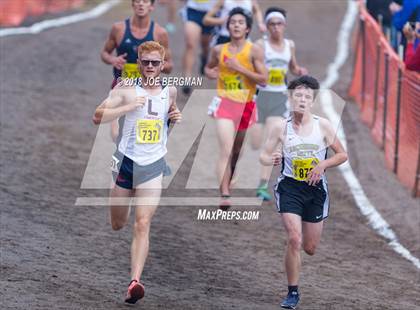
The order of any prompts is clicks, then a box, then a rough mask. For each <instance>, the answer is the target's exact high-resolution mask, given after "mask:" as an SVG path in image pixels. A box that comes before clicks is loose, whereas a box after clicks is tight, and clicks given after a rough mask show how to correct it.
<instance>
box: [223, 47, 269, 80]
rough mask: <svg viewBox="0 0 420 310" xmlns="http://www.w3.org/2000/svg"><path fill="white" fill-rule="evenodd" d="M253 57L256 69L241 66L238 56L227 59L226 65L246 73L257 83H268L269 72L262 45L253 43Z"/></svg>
mask: <svg viewBox="0 0 420 310" xmlns="http://www.w3.org/2000/svg"><path fill="white" fill-rule="evenodd" d="M251 57H252V64H253V65H254V69H255V71H251V70H248V69H247V68H244V67H243V66H241V65H240V63H239V62H238V60H237V59H236V58H231V59H228V60H226V65H227V66H228V67H230V69H232V70H235V71H237V72H239V73H241V74H243V75H245V76H246V77H247V78H249V79H250V80H252V81H253V82H255V83H257V84H260V85H265V84H267V80H268V73H267V68H266V67H265V64H264V51H263V50H262V48H261V47H259V46H257V45H255V44H253V45H252V49H251Z"/></svg>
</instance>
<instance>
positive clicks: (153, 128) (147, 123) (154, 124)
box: [136, 119, 163, 144]
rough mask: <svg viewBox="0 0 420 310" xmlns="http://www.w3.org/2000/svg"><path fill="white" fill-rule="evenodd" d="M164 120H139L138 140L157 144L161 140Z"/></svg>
mask: <svg viewBox="0 0 420 310" xmlns="http://www.w3.org/2000/svg"><path fill="white" fill-rule="evenodd" d="M162 128H163V122H162V120H160V119H139V120H137V133H136V142H137V143H142V144H144V143H146V144H155V143H159V142H160V138H161V131H162Z"/></svg>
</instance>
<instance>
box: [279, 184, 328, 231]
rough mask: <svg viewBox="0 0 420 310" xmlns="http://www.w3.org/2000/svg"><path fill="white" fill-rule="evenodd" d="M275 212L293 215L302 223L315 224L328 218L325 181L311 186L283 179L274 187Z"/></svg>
mask: <svg viewBox="0 0 420 310" xmlns="http://www.w3.org/2000/svg"><path fill="white" fill-rule="evenodd" d="M274 195H275V197H276V206H277V210H278V211H279V212H280V213H293V214H297V215H299V216H300V217H301V218H302V221H304V222H311V223H317V222H320V221H322V220H323V219H325V218H327V217H328V212H329V197H328V188H327V183H326V181H325V180H321V181H320V182H319V183H318V184H317V185H315V186H311V185H308V184H307V183H306V182H304V181H297V180H295V179H293V178H290V177H283V178H282V179H281V180H280V182H278V183H277V184H276V186H275V187H274Z"/></svg>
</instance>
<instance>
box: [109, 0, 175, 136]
mask: <svg viewBox="0 0 420 310" xmlns="http://www.w3.org/2000/svg"><path fill="white" fill-rule="evenodd" d="M154 2H155V1H154V0H132V1H131V3H132V8H133V16H132V17H130V18H128V19H126V20H125V21H121V22H117V23H115V24H114V25H112V28H111V32H110V34H109V37H108V39H107V41H106V42H105V46H104V48H103V50H102V52H101V58H102V60H103V62H105V63H106V64H109V65H112V66H113V67H114V81H113V83H112V87H114V86H115V85H116V83H117V80H118V78H119V77H129V78H136V77H140V73H139V72H138V69H137V67H138V66H137V49H138V46H139V45H140V44H141V43H143V42H147V41H157V42H159V43H160V44H161V45H162V46H163V47H164V48H165V64H164V68H163V72H164V73H170V72H171V70H172V65H173V64H172V58H171V52H170V50H169V39H168V33H167V32H166V30H165V29H164V28H163V27H161V26H160V25H159V24H157V23H156V22H154V21H152V20H151V17H150V14H151V12H152V11H153V9H154ZM114 50H116V55H115V54H114ZM111 136H112V139H113V140H114V141H117V139H118V136H119V126H118V120H115V121H114V122H112V124H111Z"/></svg>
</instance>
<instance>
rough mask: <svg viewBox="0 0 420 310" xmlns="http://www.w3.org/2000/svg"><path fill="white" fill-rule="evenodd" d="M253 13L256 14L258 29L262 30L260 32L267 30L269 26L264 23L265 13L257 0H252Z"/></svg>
mask: <svg viewBox="0 0 420 310" xmlns="http://www.w3.org/2000/svg"><path fill="white" fill-rule="evenodd" d="M252 14H253V15H254V16H255V20H256V21H257V25H258V29H259V30H260V32H266V31H267V27H266V26H265V23H264V18H263V14H262V12H261V8H260V6H259V4H258V2H257V1H256V0H252Z"/></svg>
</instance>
